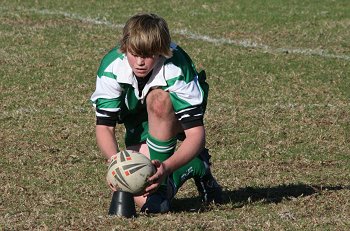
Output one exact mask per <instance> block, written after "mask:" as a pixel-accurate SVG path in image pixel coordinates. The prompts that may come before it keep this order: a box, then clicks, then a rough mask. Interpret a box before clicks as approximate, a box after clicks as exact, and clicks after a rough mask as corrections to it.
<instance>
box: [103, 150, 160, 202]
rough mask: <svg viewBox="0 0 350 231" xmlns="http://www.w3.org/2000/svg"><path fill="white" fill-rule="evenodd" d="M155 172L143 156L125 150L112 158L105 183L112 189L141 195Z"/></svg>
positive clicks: (148, 160)
mask: <svg viewBox="0 0 350 231" xmlns="http://www.w3.org/2000/svg"><path fill="white" fill-rule="evenodd" d="M155 172H156V169H155V167H154V166H153V164H152V163H151V160H150V159H148V158H147V157H146V156H145V155H143V154H141V153H139V152H135V151H131V150H125V151H121V152H118V153H117V154H116V155H114V156H113V157H112V160H111V162H110V164H109V167H108V172H107V182H108V183H109V184H110V186H111V187H112V188H115V189H118V190H121V191H124V192H130V193H132V194H134V195H139V194H142V193H143V192H144V190H145V188H146V187H147V186H148V185H149V184H148V182H147V179H148V177H150V176H152V175H153V174H154V173H155Z"/></svg>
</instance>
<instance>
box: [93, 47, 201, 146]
mask: <svg viewBox="0 0 350 231" xmlns="http://www.w3.org/2000/svg"><path fill="white" fill-rule="evenodd" d="M171 48H172V50H173V56H172V57H171V58H169V59H166V58H164V57H162V58H161V59H160V61H159V62H158V63H157V64H156V66H155V67H154V69H153V71H152V74H151V76H150V78H149V80H148V82H147V83H146V84H145V86H144V87H143V89H142V90H141V89H139V88H138V82H137V79H136V77H135V76H134V74H133V72H132V69H131V67H130V65H129V63H128V61H127V58H126V55H125V54H123V53H120V51H119V50H118V47H116V48H114V49H112V50H111V51H110V52H109V53H108V54H107V55H106V56H105V57H104V58H103V59H102V61H101V64H100V67H99V69H98V72H97V80H96V90H95V92H94V93H93V95H92V96H91V101H92V103H93V105H94V106H95V108H96V117H97V124H105V125H110V126H115V124H116V123H117V122H118V123H124V125H125V127H126V129H127V136H128V135H129V136H130V135H132V134H131V133H130V134H128V130H130V131H134V132H135V130H137V132H136V133H140V132H141V133H144V131H143V130H144V129H148V123H147V111H146V105H145V103H146V100H145V99H146V96H147V93H148V92H149V91H150V90H151V89H155V88H160V89H163V90H164V91H167V92H169V95H170V99H171V101H172V104H173V108H174V111H175V114H176V116H177V118H178V119H179V120H180V122H181V123H182V124H183V125H184V128H185V129H186V128H188V127H191V126H192V127H193V125H188V124H191V123H193V122H191V121H199V120H200V121H201V123H203V110H202V109H203V106H205V105H203V104H205V102H206V98H207V85H206V83H205V82H204V79H203V81H202V80H200V81H199V78H198V73H197V71H196V69H195V67H194V64H193V63H192V61H191V59H190V58H189V56H188V55H187V54H186V53H185V52H184V51H183V50H182V49H181V48H180V47H179V46H177V45H176V44H172V45H171ZM203 78H205V76H203ZM200 82H201V83H200ZM201 85H202V86H203V85H204V86H205V87H204V88H203V89H202V87H201ZM99 121H100V122H99ZM101 121H102V122H101ZM195 123H196V122H195ZM186 124H187V125H186ZM140 125H142V126H141V127H138V126H140ZM142 140H144V139H143V138H142V139H141V140H140V141H142Z"/></svg>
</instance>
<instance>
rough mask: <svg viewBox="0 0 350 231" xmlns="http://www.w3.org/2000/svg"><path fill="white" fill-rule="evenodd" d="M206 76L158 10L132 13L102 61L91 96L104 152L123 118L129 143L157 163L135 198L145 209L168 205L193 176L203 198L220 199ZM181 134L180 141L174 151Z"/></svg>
mask: <svg viewBox="0 0 350 231" xmlns="http://www.w3.org/2000/svg"><path fill="white" fill-rule="evenodd" d="M204 80H205V74H204V72H202V73H201V76H199V74H198V73H197V71H196V69H195V67H194V65H193V63H192V61H191V59H190V58H189V56H188V55H187V54H186V53H185V52H184V51H183V50H182V49H181V48H180V47H179V46H177V45H176V44H174V43H171V38H170V34H169V29H168V26H167V23H166V22H165V20H164V19H162V18H161V17H159V16H157V15H155V14H138V15H135V16H133V17H131V18H130V19H129V20H128V21H127V23H126V25H125V27H124V29H123V35H122V38H121V40H120V46H118V47H116V48H114V49H112V50H111V51H110V52H109V53H108V54H107V55H106V56H105V57H104V58H103V59H102V61H101V64H100V67H99V70H98V73H97V80H96V90H95V92H94V93H93V95H92V96H91V101H92V102H93V104H94V106H95V108H96V118H97V119H96V140H97V144H98V146H99V148H100V150H101V152H102V153H103V155H104V156H105V157H106V158H108V159H109V158H110V157H111V156H113V155H114V154H116V153H117V152H118V151H119V150H118V144H117V140H116V137H115V130H114V129H115V126H116V124H117V123H123V124H124V126H125V130H126V132H125V145H126V149H130V150H135V151H138V152H140V153H142V154H144V155H146V156H147V157H149V158H150V159H151V160H152V163H153V164H154V165H155V166H156V168H157V172H156V173H155V174H154V175H153V176H151V177H150V178H149V182H150V185H149V186H148V187H147V188H146V191H145V194H144V195H143V196H138V197H134V200H135V203H136V204H137V205H138V206H140V207H141V212H147V213H165V212H168V211H169V210H170V200H171V198H172V197H173V196H174V195H175V193H176V191H177V190H178V188H179V187H180V186H181V185H182V184H183V183H184V182H185V181H186V180H187V179H189V178H194V180H195V183H196V186H197V189H198V191H199V193H200V196H201V197H202V201H203V202H204V203H210V202H215V203H221V202H222V195H221V194H222V189H221V187H220V186H219V185H218V183H217V182H216V180H215V179H214V177H213V176H212V174H211V171H210V167H209V165H210V163H209V158H210V156H209V154H208V152H207V149H205V148H204V145H205V129H204V125H203V114H204V109H205V106H206V99H207V90H208V88H207V85H206V83H205V82H204ZM178 139H181V140H182V143H181V145H180V146H179V147H178V149H177V150H176V151H175V148H176V145H177V140H178ZM170 186H171V187H170Z"/></svg>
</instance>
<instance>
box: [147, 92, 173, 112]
mask: <svg viewBox="0 0 350 231" xmlns="http://www.w3.org/2000/svg"><path fill="white" fill-rule="evenodd" d="M146 102H147V111H148V114H150V113H152V114H153V115H155V116H157V117H166V116H167V115H169V114H171V113H174V111H173V106H172V104H171V100H170V96H169V93H168V92H166V91H163V90H161V89H155V90H152V91H151V92H150V93H149V94H148V96H147V99H146Z"/></svg>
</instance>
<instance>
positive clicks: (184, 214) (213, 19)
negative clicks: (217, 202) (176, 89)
mask: <svg viewBox="0 0 350 231" xmlns="http://www.w3.org/2000/svg"><path fill="white" fill-rule="evenodd" d="M0 2H1V4H0V84H1V85H0V90H1V93H0V95H1V105H0V109H1V110H0V121H1V124H0V130H1V133H0V142H1V144H0V153H1V158H0V179H1V187H0V230H135V229H138V230H349V229H350V199H349V198H350V101H349V99H350V11H349V9H350V2H349V1H347V0H332V1H331V0H324V1H315V0H304V1H301V0H293V1H283V0H268V1H258V0H250V1H244V0H236V1H230V0H222V1H195V0H189V1H174V0H170V1H153V0H152V1H148V2H147V3H146V2H142V1H112V0H108V1H94V0H86V1H83V0H76V1H53V0H51V1H49V0H45V1H44V0H43V1H34V0H33V1H30V0H27V1H19V0H11V1H10V0H2V1H0ZM150 11H151V12H155V13H157V14H160V15H161V16H163V17H164V18H165V19H166V20H167V21H168V23H169V27H170V30H171V32H172V37H173V40H174V41H176V42H177V43H178V44H180V45H181V46H182V47H183V48H185V49H186V50H187V52H188V53H189V54H190V55H191V57H192V58H193V60H194V61H195V62H196V64H197V65H198V66H202V67H204V68H205V69H206V71H207V74H208V82H209V83H210V86H211V92H210V96H209V106H208V109H207V115H206V118H205V120H206V127H207V147H208V148H210V149H211V153H212V156H213V158H212V159H213V162H214V165H213V172H214V173H215V175H216V176H217V178H218V180H219V182H220V183H221V184H222V186H223V188H224V191H225V203H224V204H223V205H221V206H212V207H210V208H208V209H202V208H201V206H200V202H199V198H198V195H197V192H196V190H195V187H194V184H193V182H192V181H190V182H188V183H186V184H185V185H184V187H183V188H182V189H181V191H180V192H179V193H178V195H177V198H176V200H175V201H174V211H173V212H172V213H169V214H164V215H156V216H145V215H140V216H139V217H137V218H136V219H122V218H117V217H109V216H107V210H108V206H109V202H110V191H109V189H108V187H107V186H106V183H105V180H104V179H105V173H106V166H105V164H104V159H103V158H102V156H101V154H100V152H99V150H98V149H97V146H96V142H95V136H94V123H95V118H94V111H93V109H92V107H91V105H90V103H89V97H90V95H91V94H92V92H93V91H94V87H95V75H96V71H97V68H98V65H99V61H100V59H101V58H102V56H103V55H104V54H105V53H106V52H107V51H108V50H109V49H110V48H112V47H113V46H114V45H115V44H116V42H117V40H118V38H119V36H120V31H121V28H122V26H123V24H124V23H125V21H126V20H127V19H128V18H129V17H130V16H131V15H133V14H135V13H138V12H150ZM122 132H123V128H122V127H119V128H118V136H119V137H120V136H122ZM121 145H122V144H121Z"/></svg>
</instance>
